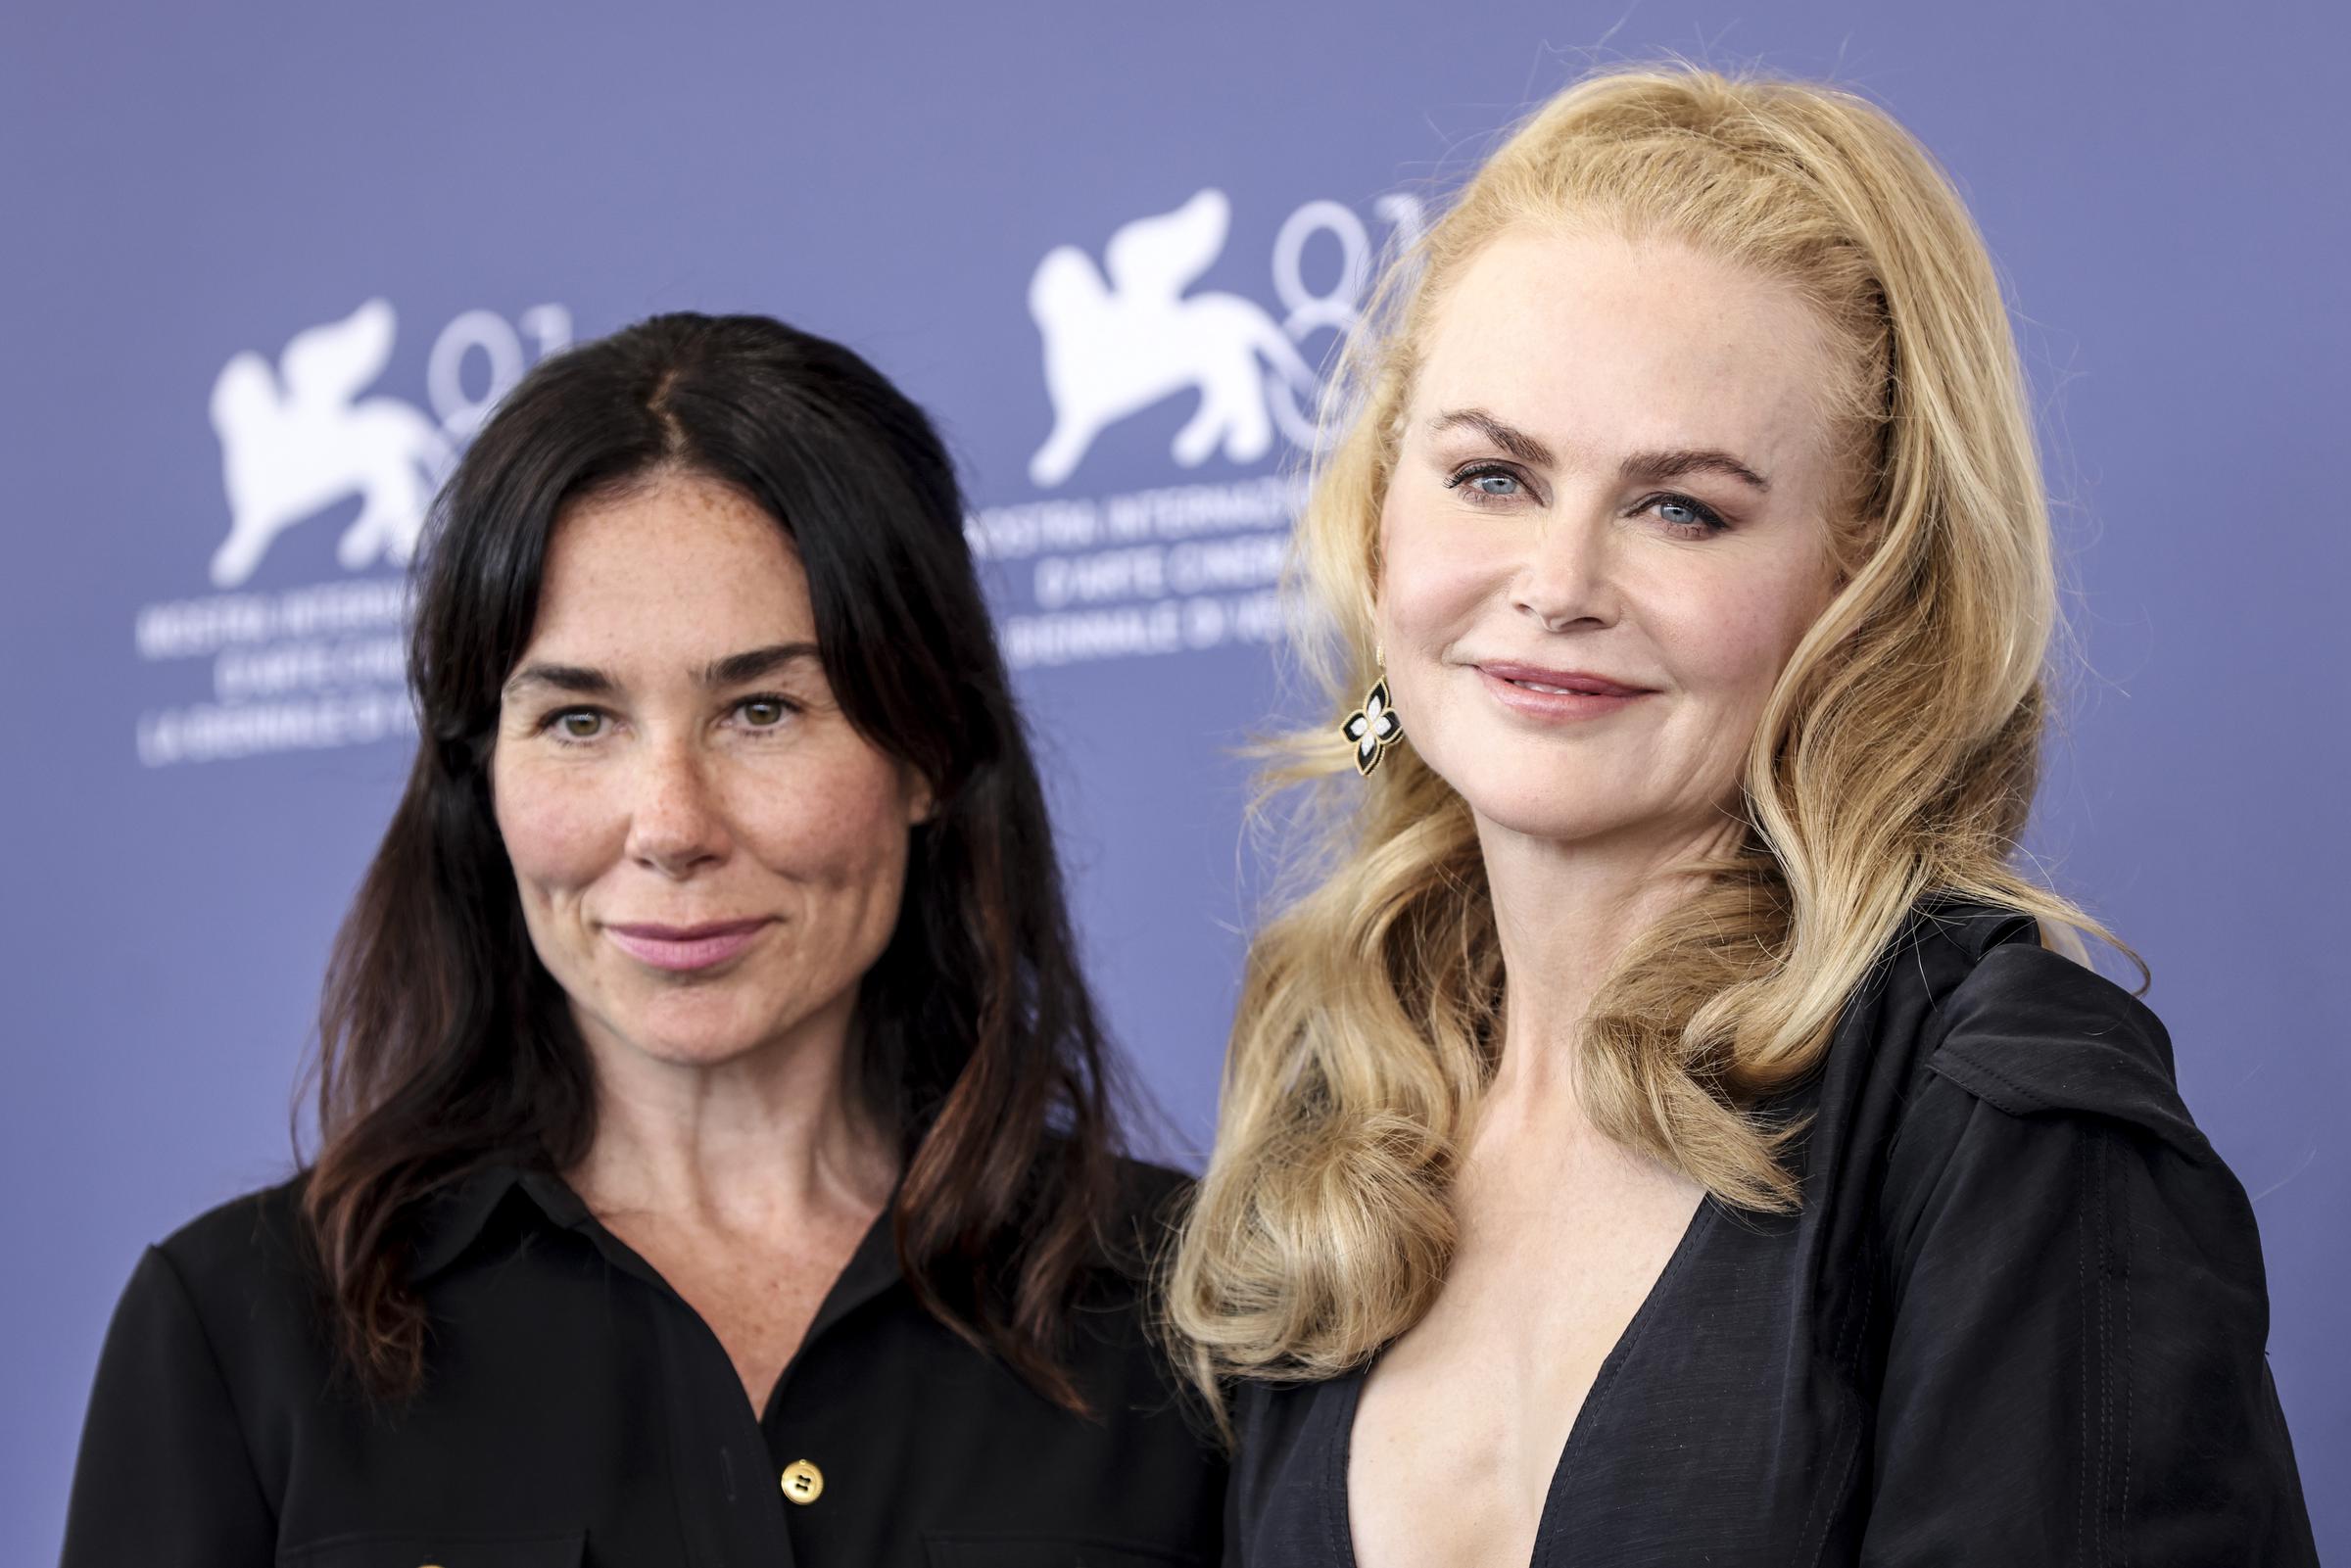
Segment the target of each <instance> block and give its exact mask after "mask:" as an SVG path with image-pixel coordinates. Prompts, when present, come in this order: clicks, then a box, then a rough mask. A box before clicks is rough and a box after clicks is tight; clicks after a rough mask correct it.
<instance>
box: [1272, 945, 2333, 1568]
mask: <svg viewBox="0 0 2351 1568" xmlns="http://www.w3.org/2000/svg"><path fill="white" fill-rule="evenodd" d="M2034 935H2035V928H2034V926H2033V923H2032V922H2031V921H2029V920H2026V919H2023V918H2021V917H2019V916H2016V915H2013V914H2011V913H2007V912H2003V911H1998V910H1989V909H1981V908H1970V907H1965V906H1949V905H1946V906H1942V907H1930V908H1928V909H1926V910H1924V911H1922V912H1921V913H1920V914H1918V915H1917V916H1915V917H1914V918H1913V919H1912V920H1911V922H1910V923H1909V924H1908V926H1907V927H1906V928H1905V929H1904V931H1903V932H1902V934H1901V937H1900V939H1899V940H1898V941H1897V942H1896V943H1895V944H1894V946H1893V948H1892V949H1891V951H1890V952H1889V953H1888V954H1887V955H1886V957H1885V958H1884V960H1883V961H1882V962H1881V963H1880V964H1879V965H1878V967H1877V969H1876V971H1875V973H1874V974H1872V975H1871V976H1870V978H1869V980H1868V982H1867V983H1866V984H1865V985H1864V986H1863V987H1862V988H1861V990H1860V992H1859V994H1857V995H1856V996H1855V997H1854V998H1853V999H1852V1000H1851V1001H1850V1002H1849V1003H1848V1004H1847V1008H1846V1010H1845V1013H1844V1015H1843V1017H1842V1018H1841V1019H1840V1021H1839V1024H1838V1027H1837V1029H1836V1031H1835V1034H1834V1037H1833V1039H1832V1041H1831V1044H1830V1046H1829V1048H1828V1052H1827V1056H1826V1059H1825V1060H1824V1062H1823V1063H1822V1065H1821V1069H1820V1070H1819V1071H1818V1072H1817V1073H1816V1074H1814V1075H1813V1077H1812V1078H1811V1080H1810V1081H1809V1082H1808V1083H1806V1084H1805V1085H1803V1086H1802V1087H1801V1088H1800V1089H1799V1090H1798V1091H1796V1092H1793V1093H1791V1094H1790V1095H1788V1096H1787V1097H1786V1098H1785V1100H1784V1101H1783V1102H1782V1104H1781V1105H1780V1106H1779V1108H1778V1109H1779V1110H1781V1111H1782V1112H1784V1113H1786V1114H1788V1115H1791V1116H1802V1117H1810V1118H1811V1120H1810V1124H1809V1128H1808V1130H1807V1132H1806V1133H1805V1135H1804V1137H1803V1140H1802V1142H1801V1144H1800V1145H1799V1150H1798V1155H1797V1158H1798V1161H1799V1165H1798V1173H1799V1177H1800V1179H1801V1182H1802V1194H1803V1207H1802V1210H1801V1212H1799V1213H1797V1214H1795V1215H1792V1216H1787V1217H1780V1218H1772V1217H1760V1216H1757V1215H1754V1214H1749V1213H1741V1212H1733V1211H1729V1210H1726V1209H1723V1208H1721V1207H1720V1206H1718V1205H1716V1204H1715V1203H1713V1202H1712V1201H1711V1200H1709V1201H1707V1202H1705V1203H1703V1204H1702V1205H1701V1206H1700V1208H1699V1211H1698V1214H1697V1217H1696V1218H1694V1219H1693V1220H1692V1221H1691V1224H1690V1228H1689V1230H1688V1232H1687V1233H1686V1234H1685V1235H1684V1236H1683V1238H1682V1242H1681V1245H1680V1247H1679V1249H1678V1250H1677V1251H1676V1252H1675V1254H1674V1256H1673V1259H1672V1260H1671V1261H1670V1262H1669V1263H1668V1264H1667V1265H1666V1267H1665V1270H1664V1272H1663V1273H1662V1274H1661V1275H1660V1276H1659V1278H1658V1280H1657V1282H1656V1284H1655V1287H1654V1289H1653V1290H1652V1291H1651V1293H1650V1297H1649V1299H1648V1301H1647V1302H1646V1303H1645V1304H1644V1305H1643V1306H1642V1307H1641V1309H1640V1311H1639V1312H1638V1313H1637V1314H1636V1315H1635V1316H1634V1318H1633V1320H1632V1322H1631V1324H1630V1325H1629V1326H1628V1327H1627V1328H1626V1329H1625V1331H1624V1334H1623V1337H1622V1338H1621V1339H1620V1340H1619V1341H1618V1342H1617V1344H1616V1346H1615V1348H1614V1350H1613V1351H1612V1352H1611V1353H1610V1354H1609V1355H1608V1356H1607V1360H1606V1361H1604V1362H1603V1363H1602V1366H1601V1369H1600V1372H1599V1375H1598V1376H1597V1378H1596V1379H1595V1380H1594V1382H1593V1385H1592V1389H1591V1392H1590V1394H1589V1395H1588V1396H1587V1398H1586V1400H1585V1402H1584V1404H1583V1407H1582V1408H1581V1410H1580V1411H1579V1412H1578V1413H1577V1415H1576V1419H1575V1422H1574V1425H1573V1428H1572V1430H1571V1432H1570V1434H1569V1436H1568V1439H1567V1442H1566V1446H1565V1449H1564V1450H1563V1451H1562V1452H1561V1454H1560V1456H1559V1465H1558V1468H1557V1470H1556V1472H1555V1473H1554V1475H1553V1478H1552V1482H1551V1488H1550V1492H1549V1494H1548V1496H1547V1497H1546V1499H1545V1505H1544V1509H1543V1516H1542V1522H1541V1525H1540V1526H1539V1529H1538V1534H1537V1543H1536V1547H1535V1552H1534V1565H1535V1568H1549V1565H1552V1564H1567V1563H1573V1564H1575V1565H1577V1568H1629V1565H1633V1564H1643V1565H1655V1568H1686V1565H1690V1564H1698V1563H1706V1564H1711V1565H1714V1568H1735V1565H1749V1564H1753V1565H1762V1564H1773V1565H1803V1568H1813V1565H1827V1564H1851V1563H1870V1564H1888V1565H1892V1564H1921V1565H1923V1564H1930V1563H1932V1564H1976V1563H1983V1564H2035V1565H2039V1564H2053V1563H2117V1564H2120V1563H2129V1564H2134V1565H2135V1568H2219V1565H2223V1564H2245V1565H2259V1568H2293V1565H2299V1564H2308V1563H2315V1562H2316V1561H2317V1556H2316V1553H2315V1550H2314V1548H2313V1546H2312V1544H2311V1535H2310V1521H2309V1517H2308V1515H2307V1513H2306V1512H2305V1509H2304V1506H2303V1500H2302V1491H2301V1485H2300V1482H2299V1479H2298V1478H2297V1476H2296V1473H2295V1469H2294V1457H2293V1449H2292V1447H2291V1445H2290V1444H2289V1443H2288V1441H2287V1438H2286V1431H2285V1423H2284V1420H2283V1418H2282V1417H2281V1416H2280V1414H2279V1407H2278V1396H2277V1391H2276V1389H2275V1387H2274V1386H2273V1385H2272V1383H2271V1381H2270V1371H2269V1365H2268V1363H2267V1361H2266V1360H2265V1358H2264V1356H2263V1344H2264V1342H2265V1340H2266V1339H2267V1338H2268V1334H2269V1316H2270V1313H2269V1298H2268V1295H2267V1292H2266V1289H2265V1287H2264V1284H2263V1275H2262V1264H2261V1248H2260V1242H2259V1240H2258V1238H2257V1237H2256V1235H2255V1233H2254V1225H2253V1211H2252V1208H2251V1206H2250V1205H2249V1204H2248V1203H2247V1202H2246V1200H2245V1194H2244V1190H2243V1189H2242V1188H2241V1187H2240V1186H2238V1184H2237V1182H2236V1179H2235V1177H2233V1176H2232V1175H2231V1174H2230V1172H2229V1169H2228V1167H2227V1166H2226V1165H2224V1164H2222V1163H2221V1160H2220V1157H2219V1156H2218V1155H2216V1154H2214V1153H2213V1150H2212V1146H2211V1145H2210V1144H2209V1143H2207V1142H2206V1141H2205V1139H2204V1136H2203V1134H2202V1133H2200V1132H2198V1131H2197V1130H2196V1127H2195V1124H2194V1123H2193V1122H2192V1121H2190V1120H2189V1119H2188V1115H2187V1112H2186V1109H2185V1108H2184V1107H2183V1106H2182V1105H2181V1103H2180V1096H2179V1093H2178V1091H2177V1090H2176V1089H2175V1088H2174V1087H2173V1079H2172V1054H2171V1044H2170V1041H2169V1040H2168V1039H2167V1038H2166V1037H2165V1034H2164V1031H2163V1026H2162V1024H2160V1023H2158V1022H2156V1020H2155V1016H2154V1015H2153V1014H2152V1013H2150V1012H2148V1011H2147V1009H2146V1008H2144V1007H2143V1006H2141V1005H2140V1004H2139V1003H2138V1002H2137V1001H2136V1000H2135V999H2134V998H2133V997H2131V996H2130V995H2129V994H2127V993H2126V992H2124V991H2123V990H2122V989H2121V988H2119V987H2117V986H2115V985H2113V984H2112V983H2110V982H2108V981H2107V980H2104V979H2102V978H2100V977H2099V976H2098V975H2096V974H2092V973H2091V972H2090V971H2088V970H2087V969H2084V968H2083V967H2081V966H2080V965H2078V964H2075V963H2073V962H2071V961H2070V960H2068V959H2065V958H2063V957H2060V956H2059V955H2057V954H2055V953H2051V952H2047V951H2044V950H2043V949H2042V948H2041V947H2040V946H2039V945H2038V943H2037V942H2035V941H2034V939H2033V938H2034ZM1363 1381H1364V1374H1362V1373H1360V1372H1359V1373H1356V1374H1353V1375H1350V1376H1346V1377H1341V1378H1337V1379H1333V1380H1330V1381H1327V1382H1322V1383H1317V1384H1305V1385H1287V1386H1272V1385H1267V1384H1250V1385H1246V1386H1245V1387H1244V1390H1243V1392H1242V1394H1241V1396H1240V1399H1239V1401H1238V1404H1239V1416H1240V1422H1241V1446H1240V1450H1239V1454H1238V1458H1237V1461H1236V1465H1235V1470H1234V1492H1233V1497H1232V1503H1233V1518H1234V1521H1235V1522H1234V1527H1233V1528H1232V1529H1231V1530H1230V1531H1229V1532H1228V1538H1229V1539H1228V1546H1227V1549H1228V1552H1229V1553H1230V1555H1229V1556H1228V1558H1227V1561H1228V1562H1238V1563H1241V1564H1245V1565H1247V1568H1348V1565H1349V1564H1351V1563H1352V1561H1353V1544H1352V1539H1351V1536H1350V1533H1349V1527H1348V1517H1347V1491H1346V1485H1347V1464H1348V1449H1347V1439H1348V1433H1349V1430H1350V1428H1351V1427H1352V1425H1353V1422H1354V1416H1355V1406H1356V1401H1357V1397H1358V1395H1359V1394H1360V1392H1361V1390H1362V1387H1363Z"/></svg>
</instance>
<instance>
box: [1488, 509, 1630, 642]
mask: <svg viewBox="0 0 2351 1568" xmlns="http://www.w3.org/2000/svg"><path fill="white" fill-rule="evenodd" d="M1562 500H1564V498H1562ZM1612 521H1613V518H1612V516H1611V514H1610V513H1609V511H1608V509H1607V506H1606V505H1604V504H1599V503H1595V504H1594V505H1592V506H1589V507H1582V508H1574V509H1570V508H1568V507H1567V506H1565V505H1560V506H1559V507H1557V508H1555V509H1554V510H1553V511H1552V513H1551V514H1550V515H1549V516H1547V517H1545V518H1544V519H1543V521H1542V522H1541V523H1540V524H1539V525H1538V526H1537V527H1536V528H1534V529H1533V530H1531V531H1530V532H1529V533H1528V535H1527V546H1526V554H1525V558H1524V559H1523V560H1521V561H1520V562H1519V563H1518V571H1517V574H1516V575H1515V576H1514V577H1513V578H1512V580H1511V607H1512V608H1513V609H1515V610H1517V611H1518V613H1520V614H1521V615H1524V616H1526V617H1527V618H1528V619H1529V620H1532V621H1536V622H1538V623H1540V624H1541V626H1542V628H1543V630H1545V631H1546V632H1564V631H1568V630H1570V629H1571V628H1574V627H1577V626H1588V627H1591V628H1594V629H1597V628H1600V627H1604V626H1608V625H1611V624H1613V623H1614V621H1615V620H1616V617H1617V615H1618V613H1619V609H1620V606H1619V604H1618V602H1617V585H1616V572H1615V558H1614V555H1615V531H1614V530H1613V529H1612V528H1611V527H1610V526H1609V525H1610V523H1611V522H1612Z"/></svg>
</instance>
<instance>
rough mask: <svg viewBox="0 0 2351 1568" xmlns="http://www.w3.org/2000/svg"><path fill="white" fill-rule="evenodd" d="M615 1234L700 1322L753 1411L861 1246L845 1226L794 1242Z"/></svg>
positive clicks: (675, 1232)
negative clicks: (731, 1369)
mask: <svg viewBox="0 0 2351 1568" xmlns="http://www.w3.org/2000/svg"><path fill="white" fill-rule="evenodd" d="M611 1228H612V1229H613V1230H614V1231H615V1232H616V1233H618V1234H620V1235H621V1237H622V1239H623V1240H624V1241H627V1242H628V1243H629V1245H630V1246H631V1247H632V1248H634V1249H635V1250H636V1251H637V1253H638V1254H639V1255H640V1256H641V1257H643V1258H644V1259H645V1260H646V1261H647V1262H648V1263H649V1264H651V1265H652V1267H653V1269H654V1270H655V1271H656V1272H657V1273H659V1274H660V1276H661V1277H662V1279H663V1280H664V1281H666V1282H667V1283H668V1285H669V1288H670V1289H671V1290H673V1291H676V1292H677V1293H678V1295H679V1296H680V1297H681V1298H682V1299H683V1300H684V1301H685V1303H686V1305H687V1306H688V1307H692V1308H693V1309H694V1312H695V1314H696V1316H698V1317H700V1318H701V1320H702V1323H703V1325H704V1326H705V1327H707V1328H708V1329H709V1330H710V1332H711V1334H712V1335H713V1336H714V1337H715V1338H716V1339H717V1340H718V1343H719V1345H720V1346H721V1347H722V1348H723V1349H724V1350H725V1351H726V1353H727V1359H728V1360H729V1361H730V1362H731V1363H732V1364H733V1366H734V1368H735V1374H736V1377H737V1379H738V1380H739V1381H740V1382H741V1383H742V1385H743V1391H744V1397H745V1398H746V1399H747V1400H749V1402H750V1404H751V1408H752V1409H753V1410H754V1411H756V1410H762V1409H764V1408H765V1407H766V1404H767V1400H768V1396H769V1394H770V1393H771V1392H772V1391H773V1390H774V1388H775V1386H776V1382H777V1380H778V1379H779V1378H780V1377H782V1376H783V1373H784V1368H785V1367H786V1366H787V1365H788V1364H789V1363H790V1362H791V1360H792V1355H793V1354H794V1353H796V1352H797V1351H798V1350H799V1348H800V1345H801V1342H802V1341H804V1340H805V1339H806V1338H807V1336H808V1329H809V1326H810V1325H811V1324H812V1323H814V1322H815V1320H816V1314H817V1311H818V1309H819V1308H820V1307H823V1306H824V1302H825V1297H826V1295H827V1294H828V1293H829V1292H830V1291H831V1289H832V1287H833V1282H834V1280H835V1279H836V1278H838V1277H839V1276H840V1271H841V1268H842V1266H843V1265H844V1264H845V1263H846V1262H847V1261H848V1259H849V1256H850V1254H851V1253H853V1252H854V1251H855V1250H856V1245H857V1241H858V1236H857V1234H856V1233H854V1232H852V1231H849V1230H848V1229H847V1228H846V1227H841V1233H840V1234H839V1235H834V1234H831V1233H830V1232H829V1231H823V1230H820V1231H817V1232H814V1233H810V1234H803V1235H799V1236H794V1237H777V1236H769V1235H758V1234H735V1233H721V1232H716V1231H702V1230H695V1229H688V1228H683V1227H679V1226H675V1225H665V1226H658V1227H654V1226H648V1227H643V1230H644V1234H641V1235H638V1236H631V1235H628V1234H627V1233H626V1232H625V1231H623V1230H622V1229H621V1227H620V1225H617V1224H615V1225H612V1226H611Z"/></svg>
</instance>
